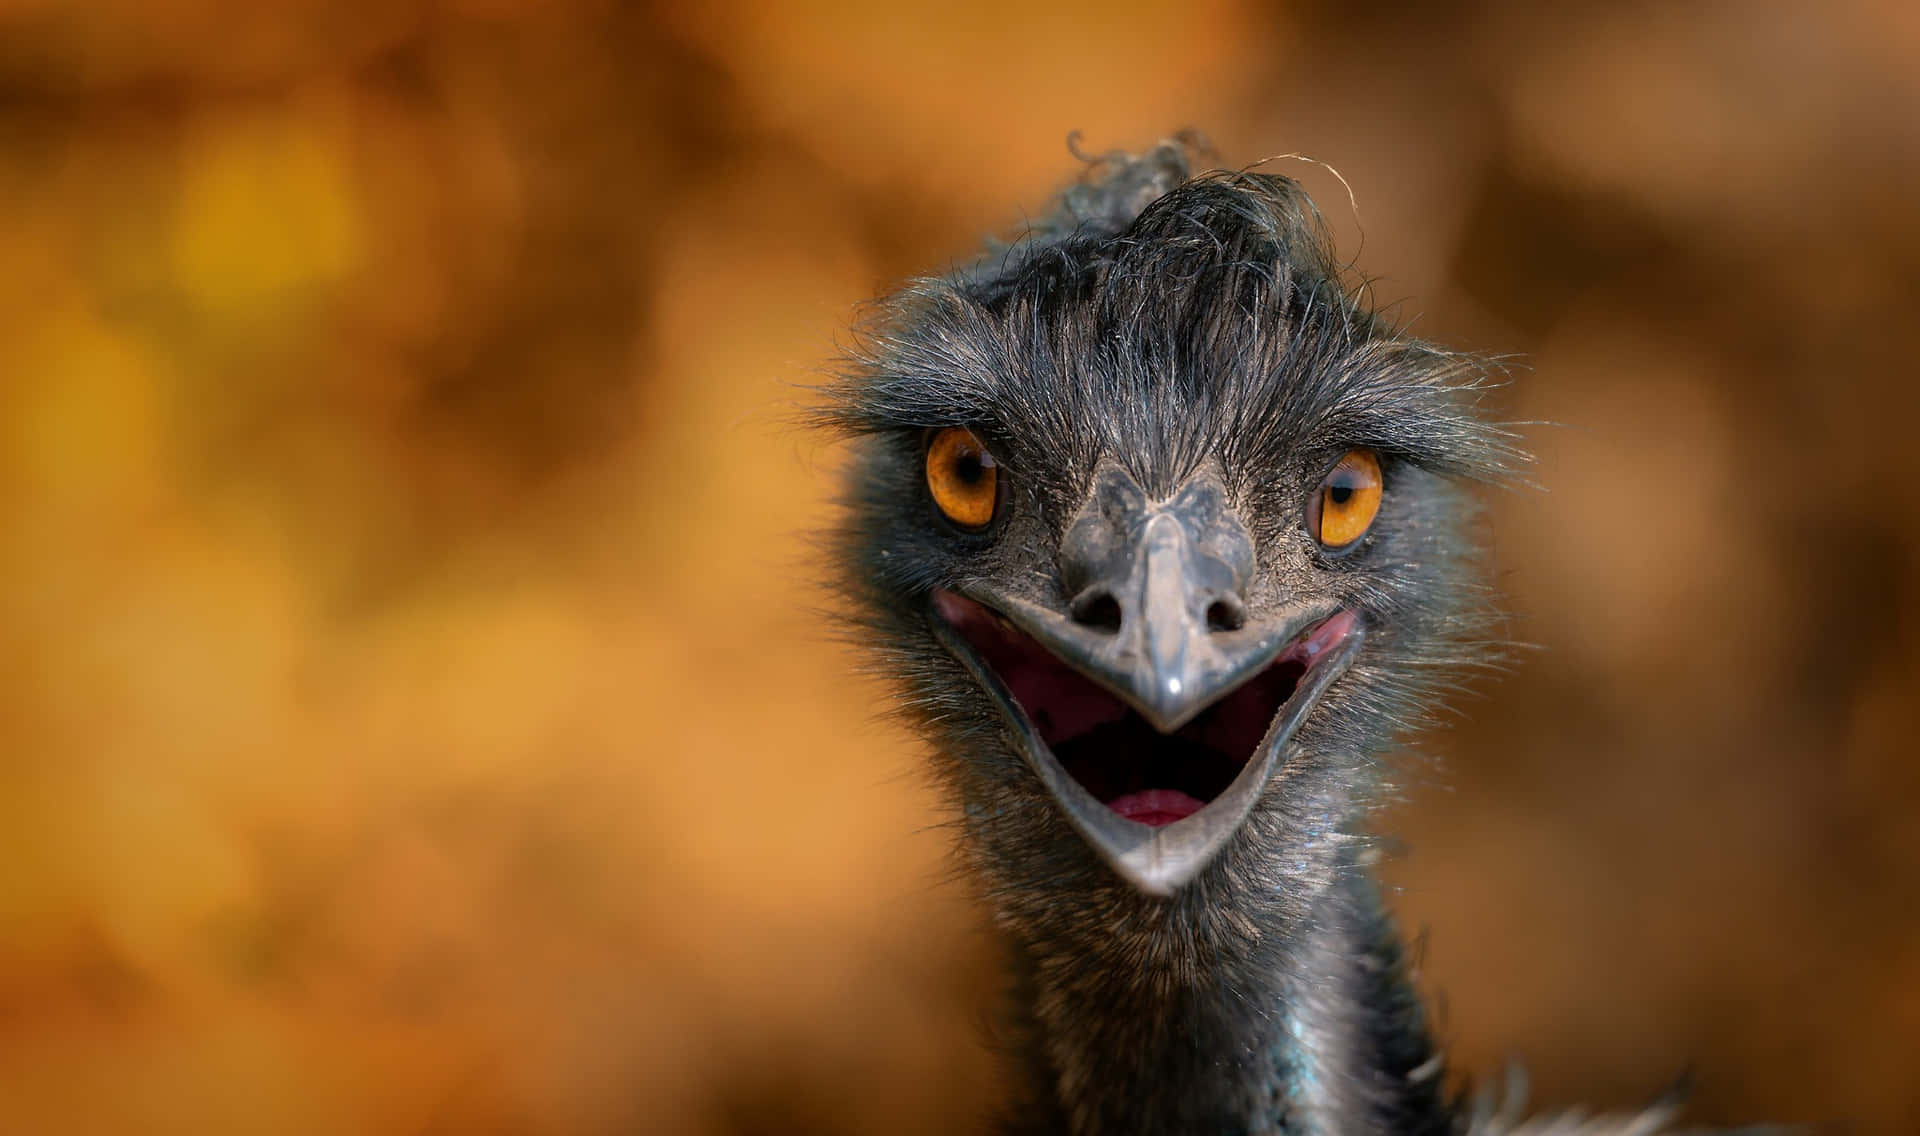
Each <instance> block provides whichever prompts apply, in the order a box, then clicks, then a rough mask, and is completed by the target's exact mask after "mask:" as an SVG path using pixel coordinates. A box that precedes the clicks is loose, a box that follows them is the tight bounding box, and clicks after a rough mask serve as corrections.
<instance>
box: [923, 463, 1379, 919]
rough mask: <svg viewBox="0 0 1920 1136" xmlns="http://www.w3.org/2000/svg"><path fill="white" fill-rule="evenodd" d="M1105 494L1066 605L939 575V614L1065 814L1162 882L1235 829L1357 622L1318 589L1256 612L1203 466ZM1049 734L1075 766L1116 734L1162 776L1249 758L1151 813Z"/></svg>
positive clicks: (1125, 874)
mask: <svg viewBox="0 0 1920 1136" xmlns="http://www.w3.org/2000/svg"><path fill="white" fill-rule="evenodd" d="M1108 488H1110V489H1111V488H1112V487H1111V486H1109V487H1108ZM1120 488H1121V489H1125V488H1127V487H1126V486H1121V487H1120ZM1097 493H1098V490H1096V494H1097ZM1111 496H1113V494H1109V497H1111ZM1106 504H1107V507H1106V508H1104V509H1101V510H1097V511H1093V512H1092V513H1091V515H1092V516H1093V517H1094V518H1095V519H1096V520H1098V521H1099V522H1100V523H1101V524H1102V525H1103V526H1112V527H1114V528H1117V529H1118V531H1101V532H1096V533H1093V534H1091V537H1089V534H1088V533H1086V532H1081V531H1079V530H1080V529H1082V528H1084V527H1085V526H1084V525H1082V526H1076V533H1075V534H1070V535H1069V538H1068V542H1067V546H1066V549H1065V552H1066V554H1067V555H1068V556H1073V555H1075V553H1076V552H1080V553H1081V556H1080V561H1079V563H1078V564H1077V565H1070V566H1069V567H1070V568H1071V569H1072V571H1071V572H1070V575H1072V576H1073V577H1074V578H1075V579H1076V581H1077V582H1078V583H1080V584H1081V585H1082V586H1081V587H1080V590H1079V599H1078V602H1076V603H1075V604H1074V605H1073V606H1074V609H1075V610H1073V611H1070V612H1062V611H1057V610H1054V609H1053V608H1050V607H1048V606H1046V605H1044V604H1042V603H1039V602H1036V601H1035V600H1033V599H1030V598H1026V597H1023V596H1020V595H1017V594H1014V593H1012V592H1010V591H1008V590H1006V589H1005V588H1003V587H1001V586H999V585H998V584H996V583H993V582H989V581H975V582H971V583H968V584H964V585H962V586H961V587H960V589H959V591H958V592H949V591H944V590H943V591H937V592H936V593H935V595H934V602H933V609H934V610H933V615H934V618H933V620H932V624H933V627H934V631H935V634H936V635H937V636H938V637H939V639H940V640H941V642H942V643H943V644H944V645H945V646H946V647H947V649H948V650H949V651H951V652H952V653H953V654H954V655H955V656H956V657H958V658H959V659H960V661H961V662H962V663H963V664H965V665H966V666H967V668H968V669H969V670H970V671H972V673H973V675H974V677H975V678H976V679H977V680H978V681H979V682H980V684H981V686H982V687H983V688H985V689H986V691H987V692H988V693H989V694H990V695H991V696H992V697H993V699H994V701H995V702H996V703H997V705H998V706H999V709H1000V711H1001V713H1002V714H1003V716H1004V717H1005V719H1006V721H1007V723H1008V725H1009V727H1010V728H1011V731H1012V734H1013V736H1014V739H1015V741H1016V743H1017V744H1018V745H1019V747H1020V749H1021V752H1022V753H1023V755H1024V756H1025V758H1026V761H1027V763H1028V765H1029V766H1030V767H1031V768H1032V770H1033V772H1034V774H1035V776H1036V777H1038V778H1039V779H1040V782H1041V784H1043V785H1044V786H1045V787H1046V788H1047V790H1048V791H1049V792H1050V793H1051V794H1052V795H1053V797H1054V799H1055V801H1057V802H1058V803H1059V805H1060V808H1061V811H1062V812H1063V813H1064V814H1065V816H1066V819H1067V821H1068V822H1069V823H1070V824H1071V825H1072V826H1073V827H1074V829H1075V830H1077V831H1078V832H1079V833H1080V835H1081V836H1082V837H1083V838H1085V840H1086V841H1087V843H1088V844H1089V845H1090V846H1091V847H1092V848H1093V850H1094V852H1095V853H1097V854H1098V855H1099V856H1100V857H1101V859H1103V860H1104V861H1106V863H1107V864H1109V865H1110V866H1111V867H1112V868H1113V870H1114V871H1116V872H1118V873H1119V874H1120V876H1121V877H1122V878H1124V879H1125V880H1127V882H1129V883H1130V884H1132V885H1133V886H1134V887H1136V888H1138V889H1139V890H1140V891H1142V892H1145V893H1147V894H1149V895H1157V896H1167V895H1171V894H1173V893H1174V892H1175V891H1177V890H1179V888H1181V887H1182V886H1183V885H1185V884H1186V883H1187V882H1188V881H1190V880H1192V879H1193V878H1194V877H1195V876H1196V875H1198V874H1199V873H1200V871H1201V870H1202V869H1204V868H1205V867H1206V866H1207V865H1208V864H1209V863H1210V862H1212V860H1213V858H1214V857H1215V856H1216V855H1218V854H1219V852H1220V850H1221V849H1222V848H1223V847H1225V846H1226V844H1227V843H1228V842H1229V841H1230V840H1231V839H1232V838H1233V836H1234V834H1235V833H1237V832H1238V831H1239V830H1240V828H1241V826H1242V824H1243V823H1244V822H1245V821H1246V818H1247V815H1248V814H1249V813H1250V812H1251V811H1252V809H1253V805H1254V803H1255V801H1257V800H1258V799H1259V797H1260V795H1261V793H1262V792H1263V791H1264V790H1265V788H1266V786H1267V783H1268V781H1269V780H1270V779H1271V778H1272V776H1273V774H1274V770H1275V768H1276V766H1277V764H1278V759H1279V755H1280V753H1281V752H1282V751H1283V750H1284V749H1285V748H1286V746H1287V743H1288V742H1289V740H1290V739H1291V738H1292V737H1293V735H1294V733H1295V731H1296V730H1297V729H1298V728H1299V726H1300V724H1301V722H1302V721H1304V720H1305V718H1306V716H1307V714H1308V713H1309V712H1310V711H1311V710H1312V709H1313V707H1314V706H1315V704H1317V703H1318V701H1319V700H1320V698H1321V696H1322V695H1323V694H1324V693H1325V692H1326V690H1327V687H1328V686H1329V685H1331V684H1332V683H1333V681H1334V680H1335V679H1337V678H1338V677H1339V676H1340V675H1341V674H1342V673H1343V672H1344V671H1345V670H1346V669H1347V667H1348V666H1349V665H1350V664H1351V662H1352V660H1353V657H1354V654H1355V653H1356V652H1357V651H1358V649H1359V647H1360V643H1361V640H1362V638H1363V636H1364V629H1363V628H1362V626H1361V624H1360V621H1359V618H1358V617H1357V615H1355V614H1354V613H1352V612H1349V611H1343V610H1341V609H1340V608H1339V607H1338V606H1337V605H1336V604H1334V603H1333V602H1332V601H1330V600H1321V599H1315V600H1300V601H1295V602H1290V603H1284V604H1281V605H1279V606H1277V607H1276V608H1274V609H1273V610H1271V611H1268V612H1265V613H1262V614H1261V615H1260V616H1258V617H1257V618H1249V617H1248V615H1247V613H1246V612H1245V610H1244V608H1243V607H1242V605H1241V603H1240V600H1239V591H1238V589H1239V587H1240V584H1241V578H1242V577H1243V576H1244V572H1243V571H1238V570H1236V565H1235V564H1234V563H1232V560H1233V557H1232V556H1231V552H1232V551H1233V550H1234V549H1236V548H1240V547H1242V546H1243V545H1244V547H1245V550H1246V552H1247V554H1248V557H1249V559H1250V553H1251V546H1250V542H1245V541H1244V532H1245V530H1244V529H1243V528H1240V526H1239V522H1238V521H1237V520H1236V519H1235V518H1233V516H1232V515H1231V514H1230V513H1228V512H1226V511H1225V510H1224V509H1222V508H1221V506H1220V502H1219V501H1218V500H1217V499H1216V498H1215V492H1214V491H1213V488H1212V487H1210V486H1208V485H1206V484H1202V485H1200V486H1198V487H1195V486H1192V485H1190V486H1189V487H1188V488H1187V489H1186V490H1184V491H1183V492H1182V493H1180V494H1178V495H1176V497H1175V498H1174V500H1173V501H1172V502H1170V503H1168V504H1165V505H1151V504H1148V503H1145V502H1143V501H1139V500H1138V499H1137V497H1136V498H1135V499H1134V500H1131V501H1123V502H1122V506H1121V507H1120V508H1114V507H1112V502H1111V501H1108V502H1107V503H1106ZM1076 536H1078V537H1081V538H1086V539H1081V540H1079V541H1078V543H1076ZM1115 537H1124V538H1125V539H1120V540H1116V539H1113V538H1115ZM1087 549H1091V550H1092V551H1093V553H1095V554H1097V555H1087V554H1086V550H1087ZM1221 549H1226V550H1227V551H1228V553H1229V555H1228V556H1227V557H1222V556H1220V555H1219V554H1218V551H1219V550H1221ZM1089 596H1092V597H1094V600H1093V602H1091V603H1089V602H1087V597H1089ZM1222 604H1225V605H1227V606H1226V610H1225V611H1224V613H1223V612H1221V611H1220V610H1219V605H1222ZM1227 617H1230V618H1227ZM1223 624H1229V625H1232V626H1222V625H1223ZM1075 676H1078V677H1077V679H1076V677H1075ZM1255 680H1259V681H1257V682H1256V681H1255ZM1076 722H1077V723H1082V724H1084V723H1086V722H1094V723H1096V725H1094V726H1092V727H1084V726H1083V725H1081V726H1076V725H1075V724H1074V723H1076ZM1063 723H1065V724H1064V725H1063ZM1050 736H1051V740H1052V743H1053V744H1050V741H1049V737H1050ZM1056 744H1058V745H1067V744H1071V745H1072V746H1073V747H1074V753H1075V758H1074V768H1075V769H1083V770H1084V769H1085V768H1087V767H1089V766H1098V764H1099V763H1100V762H1102V761H1107V760H1110V759H1111V760H1116V761H1117V760H1121V757H1119V756H1117V754H1118V753H1119V752H1120V751H1124V759H1125V760H1128V761H1131V762H1133V763H1134V764H1135V765H1142V764H1144V765H1146V766H1148V767H1151V768H1154V769H1158V770H1161V771H1163V772H1162V774H1161V775H1162V776H1168V774H1166V773H1165V772H1164V771H1165V770H1167V769H1170V768H1171V769H1175V770H1177V768H1178V764H1179V763H1180V762H1182V761H1187V760H1200V761H1208V762H1214V763H1216V764H1217V763H1218V762H1219V761H1221V760H1223V759H1224V760H1230V761H1231V762H1238V763H1241V764H1239V765H1238V766H1237V768H1238V773H1237V775H1235V776H1233V778H1232V780H1231V782H1230V783H1229V784H1227V785H1226V786H1225V788H1224V789H1221V790H1219V791H1218V792H1217V793H1216V794H1214V795H1211V796H1210V797H1209V799H1207V800H1206V801H1205V802H1204V805H1203V807H1199V808H1198V809H1197V811H1193V812H1191V813H1190V814H1188V815H1180V816H1179V817H1178V819H1173V820H1171V822H1170V823H1163V824H1148V823H1141V822H1140V821H1138V820H1135V819H1132V818H1131V817H1129V816H1127V815H1123V814H1122V812H1121V811H1120V810H1119V808H1118V807H1116V806H1117V804H1118V802H1115V801H1111V800H1102V799H1101V798H1100V797H1099V796H1096V795H1095V794H1094V793H1093V792H1091V791H1089V789H1088V787H1087V785H1086V784H1083V783H1082V780H1081V779H1080V778H1079V777H1078V776H1076V774H1075V772H1074V769H1070V768H1069V766H1068V765H1067V764H1063V762H1062V760H1061V759H1060V757H1059V756H1057V755H1056V753H1055V748H1054V746H1055V745H1056ZM1102 747H1110V748H1112V749H1113V750H1114V751H1116V755H1109V754H1107V753H1104V752H1101V751H1102ZM1223 751H1224V752H1223ZM1196 755H1197V756H1196ZM1143 787H1144V786H1143ZM1172 795H1173V796H1176V797H1182V799H1183V800H1186V801H1189V802H1191V803H1193V804H1197V803H1198V802H1197V801H1193V799H1192V798H1190V797H1184V796H1183V795H1182V794H1177V793H1176V794H1172ZM1175 815H1178V814H1175Z"/></svg>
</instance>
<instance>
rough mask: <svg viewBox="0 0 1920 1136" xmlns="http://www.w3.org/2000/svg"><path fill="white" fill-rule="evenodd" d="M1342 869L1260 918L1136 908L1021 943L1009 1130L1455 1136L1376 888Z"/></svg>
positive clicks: (1195, 906) (1173, 905) (1200, 903)
mask: <svg viewBox="0 0 1920 1136" xmlns="http://www.w3.org/2000/svg"><path fill="white" fill-rule="evenodd" d="M1339 859H1340V862H1338V863H1336V864H1334V865H1332V867H1333V868H1334V870H1333V871H1332V872H1330V873H1328V874H1327V875H1326V876H1325V877H1323V878H1325V879H1326V880H1327V881H1328V882H1326V883H1325V884H1324V885H1323V886H1322V887H1321V888H1320V889H1319V890H1318V892H1317V893H1316V894H1314V895H1312V896H1298V895H1295V896H1293V897H1291V902H1286V901H1284V900H1276V902H1274V903H1273V905H1272V906H1271V907H1270V908H1269V909H1266V910H1257V911H1244V912H1241V913H1240V914H1239V915H1238V916H1228V915H1225V914H1224V913H1221V912H1210V911H1208V910H1207V909H1206V907H1205V900H1204V899H1202V898H1200V897H1195V896H1188V897H1187V898H1186V899H1185V900H1184V901H1183V900H1181V899H1179V898H1176V899H1175V900H1173V901H1160V902H1155V901H1147V900H1144V899H1142V900H1141V902H1140V903H1139V904H1138V905H1137V906H1133V907H1132V908H1131V909H1130V910H1127V911H1124V912H1116V915H1115V926H1113V927H1109V928H1103V929H1102V931H1101V933H1099V934H1097V935H1090V936H1088V937H1087V938H1086V939H1084V940H1083V941H1079V942H1070V941H1060V940H1052V941H1041V940H1029V941H1020V940H1017V939H1016V941H1015V943H1014V949H1015V953H1016V956H1017V964H1018V965H1017V967H1016V975H1017V986H1016V999H1017V1005H1016V1008H1015V1016H1016V1022H1017V1024H1018V1025H1019V1026H1020V1027H1021V1031H1020V1032H1021V1035H1022V1044H1023V1045H1024V1046H1025V1047H1027V1048H1028V1050H1029V1051H1028V1052H1027V1053H1025V1054H1024V1056H1025V1058H1026V1060H1025V1061H1024V1062H1022V1064H1023V1066H1024V1068H1025V1069H1027V1070H1029V1071H1031V1076H1032V1082H1031V1083H1030V1084H1029V1085H1028V1086H1027V1092H1026V1097H1027V1099H1026V1102H1025V1103H1024V1104H1023V1105H1020V1106H1018V1107H1017V1109H1016V1110H1015V1111H1014V1112H1012V1113H1011V1114H1009V1116H1008V1117H1007V1123H1006V1125H1005V1129H1006V1131H1008V1132H1035V1133H1037V1132H1071V1133H1076V1134H1092V1133H1118V1132H1129V1133H1131V1132H1140V1133H1151V1132H1168V1133H1174V1132H1181V1133H1185V1132H1196V1133H1197V1132H1205V1133H1210V1134H1211V1133H1222V1134H1225V1133H1249V1134H1251V1133H1284V1134H1288V1136H1293V1134H1299V1133H1313V1134H1337V1133H1350V1132H1394V1133H1415V1134H1419V1133H1444V1132H1448V1131H1450V1130H1451V1122H1450V1118H1449V1114H1448V1112H1447V1110H1446V1108H1445V1105H1444V1101H1443V1097H1442V1093H1441V1091H1440V1081H1441V1077H1440V1068H1439V1066H1440V1062H1439V1061H1438V1060H1437V1059H1436V1058H1435V1057H1434V1052H1433V1049H1432V1046H1431V1043H1430V1041H1429V1039H1428V1037H1427V1034H1426V1030H1425V1026H1424V1022H1423V1020H1422V1014H1421V1010H1420V1006H1419V1004H1418V1002H1417V1001H1416V1000H1415V998H1414V996H1413V994H1412V991H1411V988H1410V987H1409V985H1408V983H1407V981H1406V979H1405V976H1404V971H1403V966H1402V960H1401V950H1400V945H1399V942H1398V940H1397V938H1396V937H1395V935H1394V932H1393V930H1392V927H1391V925H1390V922H1389V920H1388V919H1387V917H1386V915H1385V913H1384V910H1383V908H1382V905H1381V902H1380V899H1379V894H1378V891H1377V888H1376V887H1375V885H1374V883H1373V881H1372V879H1371V878H1370V877H1369V876H1368V875H1367V874H1366V872H1365V871H1364V870H1363V869H1362V868H1360V867H1359V866H1358V865H1355V864H1353V863H1351V862H1348V861H1349V858H1348V857H1346V856H1341V857H1340V858H1339ZM1136 920H1144V921H1146V923H1145V925H1139V924H1136V923H1135V921H1136ZM1236 924H1238V926H1235V925H1236ZM1143 943H1147V944H1150V946H1149V947H1148V948H1147V950H1146V952H1145V953H1144V954H1143V952H1142V946H1141V945H1142V944H1143Z"/></svg>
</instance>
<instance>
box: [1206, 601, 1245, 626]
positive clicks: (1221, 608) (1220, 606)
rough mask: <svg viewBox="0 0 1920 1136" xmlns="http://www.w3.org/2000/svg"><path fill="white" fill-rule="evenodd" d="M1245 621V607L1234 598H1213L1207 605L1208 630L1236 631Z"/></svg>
mask: <svg viewBox="0 0 1920 1136" xmlns="http://www.w3.org/2000/svg"><path fill="white" fill-rule="evenodd" d="M1246 622H1247V609H1246V608H1244V607H1242V606H1241V605H1240V604H1239V603H1238V602H1236V601H1234V600H1215V601H1213V602H1212V603H1210V604H1208V605H1207V630H1208V631H1238V630H1240V628H1241V627H1242V626H1244V625H1245V624H1246Z"/></svg>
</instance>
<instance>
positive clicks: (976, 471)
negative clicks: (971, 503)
mask: <svg viewBox="0 0 1920 1136" xmlns="http://www.w3.org/2000/svg"><path fill="white" fill-rule="evenodd" d="M984 472H986V471H985V470H984V469H983V468H982V467H981V465H980V458H979V456H978V455H976V454H962V455H960V457H959V458H957V459H956V460H955V461H954V463H953V475H954V476H955V477H957V478H959V479H960V480H962V481H964V482H966V483H967V484H968V485H978V484H979V483H980V475H981V474H982V473H984Z"/></svg>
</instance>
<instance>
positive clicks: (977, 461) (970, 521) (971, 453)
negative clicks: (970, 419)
mask: <svg viewBox="0 0 1920 1136" xmlns="http://www.w3.org/2000/svg"><path fill="white" fill-rule="evenodd" d="M999 484H1000V465H999V463H998V462H996V461H994V460H993V455H992V454H990V453H988V452H987V447H986V446H984V445H982V444H981V442H980V439H979V438H977V437H975V436H974V433H973V431H971V430H966V429H962V428H961V427H958V426H950V427H948V428H947V429H945V430H941V431H939V432H938V433H936V434H934V436H933V440H932V441H930V442H928V443H927V488H928V489H929V490H930V491H932V493H933V503H934V504H936V505H938V506H940V511H941V512H942V513H944V514H946V517H947V519H948V520H949V521H952V522H953V523H954V524H956V525H959V526H960V527H961V528H967V529H980V528H985V527H986V526H987V522H988V521H991V520H993V513H994V507H995V506H996V505H997V504H999V501H1000V493H999Z"/></svg>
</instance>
